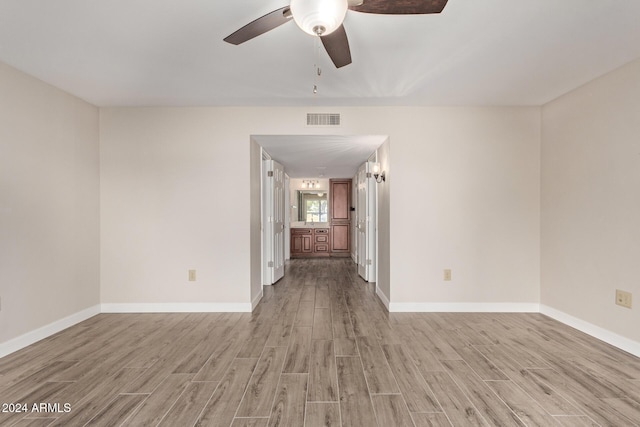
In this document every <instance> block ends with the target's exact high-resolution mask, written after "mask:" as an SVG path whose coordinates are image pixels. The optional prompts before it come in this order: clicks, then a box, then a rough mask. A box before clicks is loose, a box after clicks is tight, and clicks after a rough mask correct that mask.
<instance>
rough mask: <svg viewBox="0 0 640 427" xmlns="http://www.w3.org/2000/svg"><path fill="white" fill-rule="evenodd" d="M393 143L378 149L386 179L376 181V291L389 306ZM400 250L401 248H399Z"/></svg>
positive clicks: (377, 154)
mask: <svg viewBox="0 0 640 427" xmlns="http://www.w3.org/2000/svg"><path fill="white" fill-rule="evenodd" d="M390 151H391V143H390V141H389V139H388V138H387V140H386V141H385V142H384V143H383V144H382V145H381V146H380V148H378V149H377V150H376V158H377V160H376V161H377V162H378V163H380V170H381V171H384V172H385V181H383V182H381V183H379V184H378V183H376V187H377V198H376V204H377V206H378V214H377V216H376V224H377V232H376V238H377V239H378V248H377V249H378V250H377V268H378V274H377V275H376V291H377V293H378V295H380V293H382V295H380V299H381V300H382V301H383V302H384V303H385V305H386V306H387V308H389V306H388V305H389V303H390V301H391V265H390V261H391V229H390V224H391V177H392V175H391V162H390V160H391V156H390ZM397 250H400V249H397Z"/></svg>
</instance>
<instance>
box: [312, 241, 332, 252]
mask: <svg viewBox="0 0 640 427" xmlns="http://www.w3.org/2000/svg"><path fill="white" fill-rule="evenodd" d="M313 249H314V252H316V253H318V252H329V245H328V244H326V243H324V244H323V243H316V245H315V248H313Z"/></svg>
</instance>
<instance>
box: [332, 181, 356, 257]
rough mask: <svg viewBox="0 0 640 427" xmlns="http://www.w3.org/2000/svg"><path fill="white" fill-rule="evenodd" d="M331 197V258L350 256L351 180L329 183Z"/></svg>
mask: <svg viewBox="0 0 640 427" xmlns="http://www.w3.org/2000/svg"><path fill="white" fill-rule="evenodd" d="M329 186H330V189H331V191H330V193H329V194H330V197H331V218H330V219H329V221H330V229H331V239H330V240H331V245H330V247H331V256H350V255H351V180H350V179H332V180H330V181H329Z"/></svg>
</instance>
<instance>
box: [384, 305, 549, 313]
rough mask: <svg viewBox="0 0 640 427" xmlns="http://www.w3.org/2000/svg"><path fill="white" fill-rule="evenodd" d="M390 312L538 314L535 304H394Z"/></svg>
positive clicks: (538, 306) (538, 309) (537, 307)
mask: <svg viewBox="0 0 640 427" xmlns="http://www.w3.org/2000/svg"><path fill="white" fill-rule="evenodd" d="M389 311H390V312H404V313H412V312H413V313H430V312H433V313H442V312H449V313H538V312H540V305H539V304H535V303H499V302H498V303H482V302H452V303H448V302H434V303H427V302H425V303H421V302H415V303H414V302H392V303H390V304H389Z"/></svg>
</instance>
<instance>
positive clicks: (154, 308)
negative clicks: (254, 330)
mask: <svg viewBox="0 0 640 427" xmlns="http://www.w3.org/2000/svg"><path fill="white" fill-rule="evenodd" d="M101 309H102V313H230V312H240V313H251V311H252V310H251V304H250V303H208V302H187V303H133V304H129V303H123V304H120V303H115V304H102V305H101Z"/></svg>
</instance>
